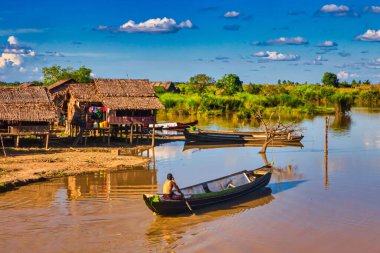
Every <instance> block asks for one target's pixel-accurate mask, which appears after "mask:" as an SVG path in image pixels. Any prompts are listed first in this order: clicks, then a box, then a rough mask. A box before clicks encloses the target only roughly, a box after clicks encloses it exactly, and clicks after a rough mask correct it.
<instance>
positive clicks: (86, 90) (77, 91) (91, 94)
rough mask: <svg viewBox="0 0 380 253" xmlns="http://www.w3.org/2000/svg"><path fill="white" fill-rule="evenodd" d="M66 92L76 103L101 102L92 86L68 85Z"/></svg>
mask: <svg viewBox="0 0 380 253" xmlns="http://www.w3.org/2000/svg"><path fill="white" fill-rule="evenodd" d="M68 90H69V92H70V94H71V96H73V97H74V98H75V99H76V100H77V101H78V102H101V99H100V98H99V96H98V95H97V94H96V90H95V86H94V84H84V83H83V84H82V83H75V84H70V85H69V88H68Z"/></svg>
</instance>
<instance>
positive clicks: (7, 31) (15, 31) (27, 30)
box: [0, 28, 45, 36]
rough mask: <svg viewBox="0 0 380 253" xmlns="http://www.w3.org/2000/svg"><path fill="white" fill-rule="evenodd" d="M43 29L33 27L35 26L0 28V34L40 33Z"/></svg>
mask: <svg viewBox="0 0 380 253" xmlns="http://www.w3.org/2000/svg"><path fill="white" fill-rule="evenodd" d="M44 31H45V29H35V28H19V29H3V30H0V36H7V35H11V34H12V35H15V34H25V33H42V32H44Z"/></svg>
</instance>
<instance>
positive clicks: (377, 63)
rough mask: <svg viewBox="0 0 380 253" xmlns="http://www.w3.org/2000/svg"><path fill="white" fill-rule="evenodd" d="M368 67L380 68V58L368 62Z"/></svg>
mask: <svg viewBox="0 0 380 253" xmlns="http://www.w3.org/2000/svg"><path fill="white" fill-rule="evenodd" d="M367 68H369V69H380V58H377V59H375V60H373V61H370V62H368V64H367Z"/></svg>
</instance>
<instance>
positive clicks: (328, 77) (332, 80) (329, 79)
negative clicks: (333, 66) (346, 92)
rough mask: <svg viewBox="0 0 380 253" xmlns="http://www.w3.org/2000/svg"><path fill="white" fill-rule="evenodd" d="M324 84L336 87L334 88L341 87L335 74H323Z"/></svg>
mask: <svg viewBox="0 0 380 253" xmlns="http://www.w3.org/2000/svg"><path fill="white" fill-rule="evenodd" d="M322 83H323V84H324V85H329V86H334V87H338V86H339V80H338V77H337V76H336V75H335V74H334V73H331V72H325V73H324V74H323V77H322Z"/></svg>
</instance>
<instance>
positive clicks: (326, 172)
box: [324, 116, 330, 188]
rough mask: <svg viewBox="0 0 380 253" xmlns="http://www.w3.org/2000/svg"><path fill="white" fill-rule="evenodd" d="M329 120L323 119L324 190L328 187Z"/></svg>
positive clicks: (327, 118)
mask: <svg viewBox="0 0 380 253" xmlns="http://www.w3.org/2000/svg"><path fill="white" fill-rule="evenodd" d="M329 120H330V117H329V116H327V117H326V118H325V148H324V165H325V188H327V187H328V186H329V171H328V164H329V162H328V161H329V145H328V140H329Z"/></svg>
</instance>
